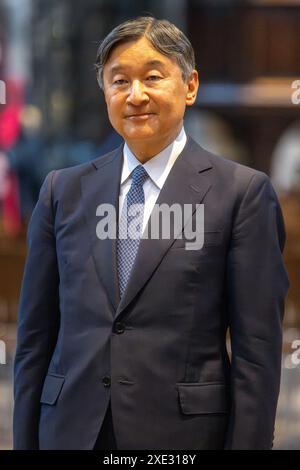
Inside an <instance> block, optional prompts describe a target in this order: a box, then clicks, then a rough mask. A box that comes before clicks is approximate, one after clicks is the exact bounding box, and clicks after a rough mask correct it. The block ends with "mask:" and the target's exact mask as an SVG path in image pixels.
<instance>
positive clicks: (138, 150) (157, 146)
mask: <svg viewBox="0 0 300 470" xmlns="http://www.w3.org/2000/svg"><path fill="white" fill-rule="evenodd" d="M181 127H182V124H181V125H180V127H179V128H177V129H176V131H174V132H173V133H172V134H171V135H168V136H166V137H165V138H161V139H159V140H157V141H154V142H149V141H141V142H140V141H134V142H126V143H127V145H128V147H129V148H130V150H131V152H132V153H133V154H134V155H135V156H136V158H137V159H138V160H139V161H140V162H141V163H142V164H143V163H146V162H147V161H148V160H151V158H153V157H155V155H157V154H158V153H160V152H161V151H162V150H164V149H165V148H166V147H168V145H170V144H171V143H172V142H173V141H174V140H175V139H176V137H177V136H178V134H179V131H180V129H181Z"/></svg>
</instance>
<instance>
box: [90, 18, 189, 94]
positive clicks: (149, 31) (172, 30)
mask: <svg viewBox="0 0 300 470" xmlns="http://www.w3.org/2000/svg"><path fill="white" fill-rule="evenodd" d="M142 37H145V38H146V39H148V41H149V42H150V43H151V45H152V47H154V49H156V50H157V51H159V52H160V53H161V54H163V55H165V56H167V57H169V58H171V59H174V60H175V61H176V62H177V64H178V66H179V67H180V69H181V72H182V78H183V80H184V82H187V80H188V78H189V77H190V75H191V73H192V71H193V69H194V68H195V54H194V50H193V47H192V45H191V43H190V41H189V40H188V38H187V37H186V36H185V34H183V32H182V31H180V29H178V28H177V27H176V26H175V25H174V24H172V23H170V22H169V21H167V20H158V19H156V18H153V17H152V16H140V17H138V18H135V19H132V20H128V21H125V22H124V23H121V24H120V25H118V26H116V27H115V28H114V29H113V30H112V31H111V32H110V33H109V34H108V35H107V36H106V37H105V38H104V39H103V40H102V41H101V43H100V45H99V48H98V52H97V58H96V63H95V68H96V70H97V80H98V83H99V86H100V88H101V89H102V90H103V87H104V85H103V68H104V65H105V64H106V62H107V61H108V59H109V55H110V53H111V52H112V50H113V49H114V48H115V47H117V46H119V45H120V44H123V43H125V42H129V41H136V40H138V39H141V38H142Z"/></svg>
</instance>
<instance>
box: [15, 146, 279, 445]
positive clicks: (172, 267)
mask: <svg viewBox="0 0 300 470" xmlns="http://www.w3.org/2000/svg"><path fill="white" fill-rule="evenodd" d="M121 169H122V146H121V147H119V148H118V149H116V150H114V151H112V152H110V153H108V154H106V155H104V156H101V157H100V158H98V159H96V160H94V161H92V162H88V163H86V164H83V165H79V166H76V167H73V168H67V169H63V170H58V171H53V172H51V173H50V174H49V175H48V176H47V177H46V180H45V182H44V184H43V186H42V188H41V192H40V197H39V201H38V203H37V205H36V207H35V210H34V212H33V215H32V218H31V222H30V227H29V233H28V243H29V253H28V257H27V261H26V266H25V273H24V279H23V285H22V292H21V299H20V309H19V326H18V341H17V351H16V358H15V408H14V447H15V449H37V448H39V449H92V448H93V446H94V444H95V441H96V439H97V435H98V432H99V429H100V427H101V424H102V421H103V419H104V416H105V412H106V409H107V406H108V403H109V401H110V400H111V408H112V416H113V422H114V429H115V435H116V440H117V446H118V448H119V449H222V448H227V449H269V448H271V446H272V441H273V431H274V421H275V413H276V405H277V398H278V392H279V383H280V369H281V346H282V317H283V310H284V298H285V295H286V292H287V289H288V279H287V275H286V271H285V268H284V264H283V260H282V250H283V246H284V241H285V233H284V225H283V219H282V214H281V210H280V207H279V204H278V201H277V198H276V195H275V193H274V190H273V188H272V186H271V184H270V181H269V179H268V177H267V176H266V175H265V174H263V173H261V172H258V171H255V170H253V169H250V168H247V167H245V166H241V165H239V164H236V163H233V162H231V161H227V160H225V159H222V158H220V157H217V156H214V155H212V154H210V153H209V152H207V151H205V150H204V149H202V148H201V147H199V145H197V144H196V143H195V142H194V141H193V140H192V139H191V138H190V137H189V138H188V141H187V144H186V146H185V148H184V150H183V151H182V153H181V154H180V156H179V157H178V159H177V160H176V162H175V164H174V166H173V168H172V170H171V172H170V174H169V176H168V178H167V180H166V182H165V184H164V186H163V188H162V190H161V192H160V195H159V198H158V200H157V204H161V203H167V204H169V205H171V204H173V203H178V204H181V205H182V204H193V205H194V206H195V205H196V204H200V203H203V204H204V214H205V233H204V246H203V248H202V249H201V250H191V251H187V250H186V249H185V248H184V243H185V242H184V240H183V239H176V238H174V237H173V238H171V239H169V240H167V239H160V240H155V239H154V240H151V239H148V240H142V241H141V243H140V249H139V252H138V255H137V262H136V265H135V268H134V270H133V272H132V276H131V278H130V281H129V284H128V286H127V290H126V292H125V294H124V296H123V297H122V299H121V301H120V299H119V293H118V292H119V291H118V281H117V272H116V243H115V241H114V240H111V239H106V240H99V238H98V237H97V235H96V225H97V223H98V221H99V217H97V216H96V208H97V206H98V205H99V204H101V203H111V204H113V205H114V206H115V207H116V208H118V197H119V185H120V177H121ZM193 216H194V217H195V213H194V215H193ZM227 331H230V338H231V351H232V352H231V356H230V357H229V354H228V352H227V342H226V333H227Z"/></svg>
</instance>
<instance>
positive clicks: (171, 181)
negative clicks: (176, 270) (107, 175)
mask: <svg viewBox="0 0 300 470" xmlns="http://www.w3.org/2000/svg"><path fill="white" fill-rule="evenodd" d="M211 168H212V165H211V162H210V160H209V159H208V157H207V153H206V152H205V151H204V150H203V149H201V147H199V146H198V145H197V144H196V143H195V142H194V141H193V140H192V139H191V138H190V137H189V138H188V142H187V144H186V146H185V147H184V149H183V151H182V153H181V154H180V156H179V157H178V158H177V160H176V162H175V164H174V166H173V167H172V170H171V171H170V173H169V175H168V178H167V180H166V182H165V184H164V186H163V188H162V190H161V192H160V194H159V197H158V199H157V201H156V204H157V205H160V204H163V203H164V204H168V205H169V206H171V205H172V204H174V203H177V204H180V205H181V207H183V204H192V205H193V212H195V210H196V207H195V205H196V204H200V203H201V202H202V201H203V199H204V197H205V195H206V194H207V192H208V191H209V189H210V187H211V185H212V182H211V172H210V171H207V170H210V169H211ZM174 241H175V238H171V239H164V240H163V239H158V240H155V239H153V240H151V239H142V240H141V242H140V246H139V251H138V254H137V258H136V262H135V267H134V269H133V271H132V273H131V277H130V279H129V281H128V284H127V287H126V290H125V292H124V294H123V296H122V299H121V301H120V304H119V306H118V309H117V312H116V317H117V316H119V315H120V314H121V313H122V311H124V309H125V308H126V307H127V306H128V305H129V303H130V302H131V301H132V300H133V299H134V297H135V296H136V295H137V294H138V292H139V291H140V290H141V289H142V287H143V286H144V285H145V283H146V282H147V280H148V279H149V278H150V276H151V275H152V273H153V271H154V270H155V268H156V267H157V265H158V264H159V263H160V261H161V260H162V258H163V256H164V254H165V253H166V252H167V250H168V249H169V248H170V246H171V245H172V243H174Z"/></svg>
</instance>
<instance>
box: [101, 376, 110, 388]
mask: <svg viewBox="0 0 300 470" xmlns="http://www.w3.org/2000/svg"><path fill="white" fill-rule="evenodd" d="M102 382H103V385H104V387H110V377H109V376H108V375H106V376H105V377H103V378H102Z"/></svg>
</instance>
